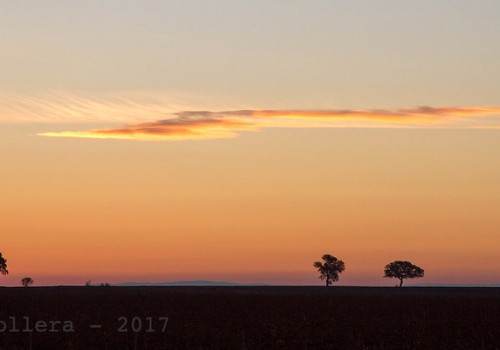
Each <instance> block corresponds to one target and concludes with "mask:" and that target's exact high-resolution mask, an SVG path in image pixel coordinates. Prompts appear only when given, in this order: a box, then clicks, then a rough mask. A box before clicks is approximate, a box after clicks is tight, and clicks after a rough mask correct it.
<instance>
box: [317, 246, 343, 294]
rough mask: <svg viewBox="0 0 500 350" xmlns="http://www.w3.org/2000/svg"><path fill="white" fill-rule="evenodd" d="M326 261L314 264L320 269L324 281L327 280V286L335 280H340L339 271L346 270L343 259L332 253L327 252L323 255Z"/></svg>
mask: <svg viewBox="0 0 500 350" xmlns="http://www.w3.org/2000/svg"><path fill="white" fill-rule="evenodd" d="M321 259H323V261H324V262H321V261H316V262H315V263H314V264H313V266H314V267H315V268H317V269H318V271H319V273H320V276H319V278H320V279H321V280H322V281H325V283H326V286H327V287H328V286H330V284H332V283H333V282H336V281H338V280H339V273H342V272H343V271H344V270H345V264H344V262H343V261H342V260H338V259H337V258H336V257H334V256H333V255H330V254H325V255H323V256H322V257H321Z"/></svg>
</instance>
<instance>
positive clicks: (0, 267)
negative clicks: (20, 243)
mask: <svg viewBox="0 0 500 350" xmlns="http://www.w3.org/2000/svg"><path fill="white" fill-rule="evenodd" d="M0 273H1V274H2V275H8V274H9V270H7V260H5V259H4V257H3V256H2V253H0Z"/></svg>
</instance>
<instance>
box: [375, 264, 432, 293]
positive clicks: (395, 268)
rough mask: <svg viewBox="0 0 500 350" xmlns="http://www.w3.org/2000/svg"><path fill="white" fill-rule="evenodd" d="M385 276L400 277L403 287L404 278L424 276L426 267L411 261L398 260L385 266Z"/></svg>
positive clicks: (400, 284) (400, 283) (400, 285)
mask: <svg viewBox="0 0 500 350" xmlns="http://www.w3.org/2000/svg"><path fill="white" fill-rule="evenodd" d="M384 277H389V278H397V279H399V287H402V286H403V280H404V279H407V278H420V277H424V269H422V268H420V267H418V266H416V265H413V264H412V263H411V262H409V261H399V260H396V261H393V262H391V263H390V264H387V265H386V266H385V269H384Z"/></svg>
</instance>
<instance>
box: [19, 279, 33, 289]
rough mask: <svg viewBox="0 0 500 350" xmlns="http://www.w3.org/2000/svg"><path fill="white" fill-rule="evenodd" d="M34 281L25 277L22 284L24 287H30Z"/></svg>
mask: <svg viewBox="0 0 500 350" xmlns="http://www.w3.org/2000/svg"><path fill="white" fill-rule="evenodd" d="M33 282H35V281H33V279H32V278H31V277H24V278H23V279H22V280H21V284H22V285H23V287H29V286H31V285H32V284H33Z"/></svg>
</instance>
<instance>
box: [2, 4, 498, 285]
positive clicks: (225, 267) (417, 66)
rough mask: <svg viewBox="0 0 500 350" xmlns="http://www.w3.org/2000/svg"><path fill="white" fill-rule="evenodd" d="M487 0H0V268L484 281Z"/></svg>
mask: <svg viewBox="0 0 500 350" xmlns="http://www.w3.org/2000/svg"><path fill="white" fill-rule="evenodd" d="M499 15H500V3H499V2H498V1H496V0H479V1H474V2H471V1H465V0H453V1H452V0H442V1H439V2H438V3H437V2H435V1H425V0H424V1H418V2H415V1H406V0H405V1H401V0H398V1H395V0H380V1H377V2H373V1H368V0H354V1H349V2H346V1H337V0H328V1H326V0H324V1H323V0H314V1H298V0H287V1H279V0H276V1H260V0H259V1H242V0H240V1H238V0H236V1H235V0H232V1H228V0H211V1H203V2H202V1H194V0H183V1H152V0H151V1H136V0H121V1H114V0H105V1H97V0H89V1H85V2H77V1H66V0H64V1H63V0H47V1H44V2H43V3H42V2H40V1H34V0H23V1H16V2H1V3H0V47H1V50H0V174H1V177H0V179H1V181H0V193H1V195H0V252H2V254H3V256H4V257H5V258H6V259H7V261H8V269H9V272H10V273H9V275H8V276H0V285H9V286H14V285H19V284H20V280H21V278H23V277H26V276H29V277H32V278H33V279H34V280H35V285H54V284H57V285H59V284H73V285H83V284H84V283H85V281H87V280H92V281H94V282H95V283H100V282H110V283H117V282H130V281H149V282H155V281H157V282H160V281H161V282H163V281H175V280H219V281H231V282H240V283H267V284H290V285H321V284H322V282H321V281H320V280H319V279H318V273H317V272H316V271H315V269H314V267H313V266H312V264H313V262H314V261H316V260H319V259H320V258H321V256H322V255H323V254H326V253H328V254H333V255H335V256H336V257H338V258H339V259H342V260H343V261H344V262H345V264H346V267H347V269H346V271H345V272H344V273H343V274H342V275H341V278H340V281H339V282H338V284H340V285H382V286H386V285H387V286H392V285H394V284H396V281H393V280H388V279H384V278H382V275H383V268H384V266H385V265H386V264H387V263H389V262H391V261H394V260H409V261H411V262H413V263H415V264H416V265H418V266H420V267H422V268H424V269H425V277H424V278H423V279H421V280H416V281H412V282H410V283H409V284H411V283H414V284H418V283H420V284H424V283H426V284H452V285H467V284H484V285H488V284H499V283H500V280H499V278H498V276H499V271H500V254H498V247H499V246H500V236H499V235H498V233H499V232H500V215H499V214H500V181H499V179H500V152H498V150H499V149H500V137H499V136H500V100H499V96H500V65H498V57H500V41H498V40H497V38H498V33H500V22H499V21H498V17H499Z"/></svg>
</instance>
